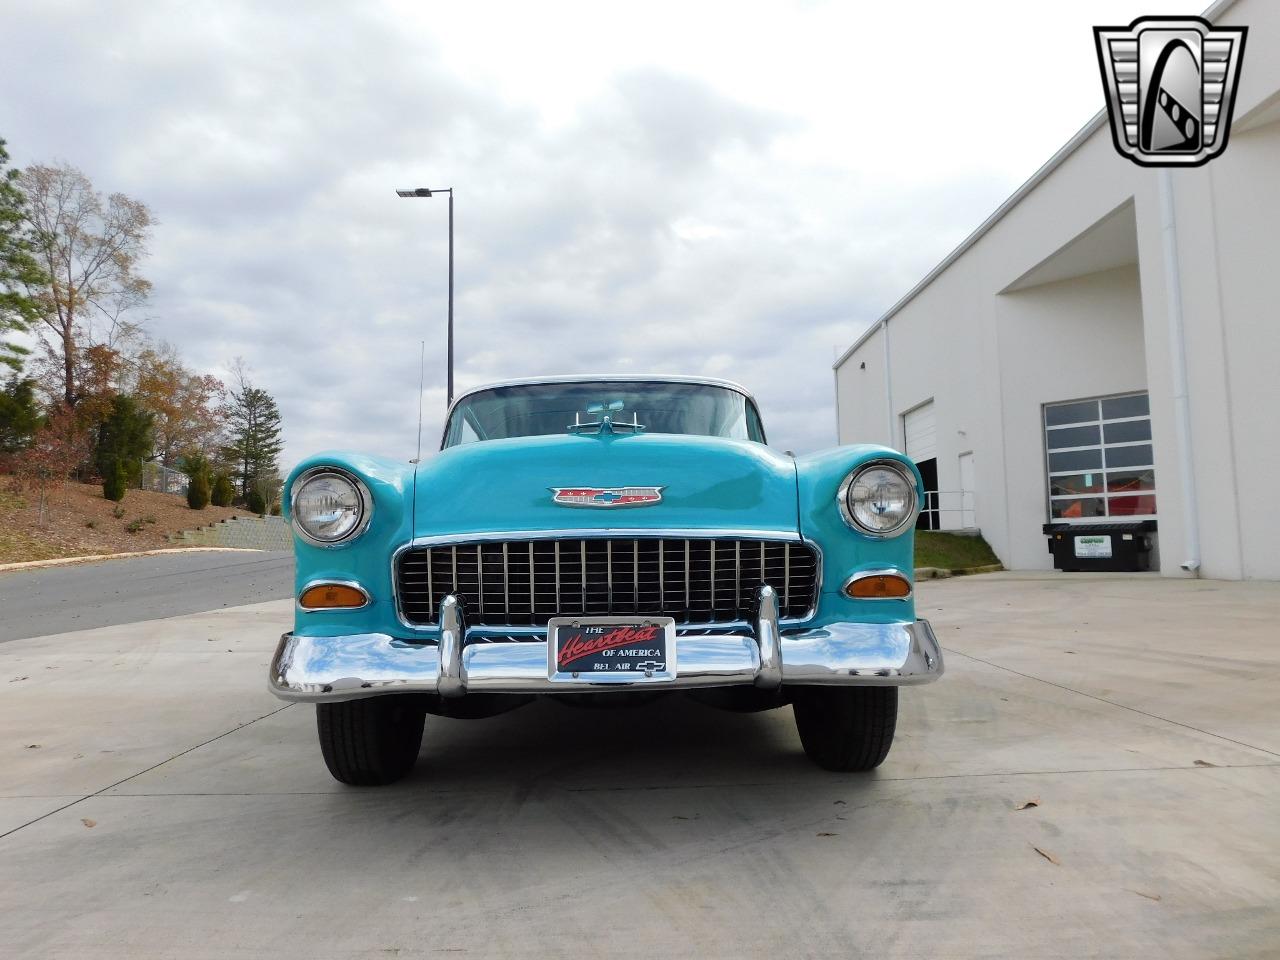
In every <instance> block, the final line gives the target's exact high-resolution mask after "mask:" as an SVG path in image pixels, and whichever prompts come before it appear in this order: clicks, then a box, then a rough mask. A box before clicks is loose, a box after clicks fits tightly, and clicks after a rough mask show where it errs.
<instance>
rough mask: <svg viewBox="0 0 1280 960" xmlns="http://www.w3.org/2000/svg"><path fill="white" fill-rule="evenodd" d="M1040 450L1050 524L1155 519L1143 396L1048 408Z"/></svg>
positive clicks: (1148, 415)
mask: <svg viewBox="0 0 1280 960" xmlns="http://www.w3.org/2000/svg"><path fill="white" fill-rule="evenodd" d="M1044 446H1045V459H1046V465H1047V467H1048V477H1049V491H1048V494H1049V518H1050V519H1051V520H1072V521H1074V520H1084V521H1088V520H1095V521H1101V520H1106V519H1109V518H1123V519H1125V520H1149V519H1154V518H1155V516H1156V471H1155V466H1154V457H1153V454H1152V447H1151V410H1150V405H1149V404H1148V401H1147V394H1145V393H1131V394H1126V395H1124V396H1118V397H1099V398H1096V399H1092V400H1073V401H1071V402H1069V403H1052V404H1046V405H1045V408H1044Z"/></svg>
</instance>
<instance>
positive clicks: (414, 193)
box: [396, 187, 453, 404]
mask: <svg viewBox="0 0 1280 960" xmlns="http://www.w3.org/2000/svg"><path fill="white" fill-rule="evenodd" d="M437 193H447V194H448V195H449V327H448V346H447V354H448V370H449V372H448V400H447V401H446V402H447V403H449V404H452V403H453V187H441V188H437V189H428V188H427V187H413V188H410V189H407V190H397V191H396V196H398V197H405V198H412V197H430V196H432V195H433V194H437Z"/></svg>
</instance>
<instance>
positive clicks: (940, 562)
mask: <svg viewBox="0 0 1280 960" xmlns="http://www.w3.org/2000/svg"><path fill="white" fill-rule="evenodd" d="M999 562H1000V559H999V558H998V557H997V556H996V555H995V554H994V553H992V552H991V548H990V547H989V546H987V541H985V540H983V539H982V537H962V536H959V535H958V534H954V533H938V532H935V531H930V530H917V531H916V566H917V567H939V568H941V569H943V570H961V569H965V568H968V567H983V566H987V565H988V564H993V563H999Z"/></svg>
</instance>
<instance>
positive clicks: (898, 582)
mask: <svg viewBox="0 0 1280 960" xmlns="http://www.w3.org/2000/svg"><path fill="white" fill-rule="evenodd" d="M844 592H845V593H846V594H848V595H849V596H850V597H852V598H853V599H855V600H901V599H902V598H903V597H909V596H911V581H909V580H908V579H907V578H906V577H904V576H902V575H901V574H897V573H877V574H873V575H871V576H869V577H858V578H857V579H855V580H851V581H850V582H849V583H848V584H847V585H846V586H845V588H844Z"/></svg>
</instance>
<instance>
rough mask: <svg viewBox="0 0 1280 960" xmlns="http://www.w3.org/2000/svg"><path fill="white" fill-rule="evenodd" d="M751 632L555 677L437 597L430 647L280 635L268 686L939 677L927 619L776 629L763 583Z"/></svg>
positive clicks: (304, 691) (530, 646)
mask: <svg viewBox="0 0 1280 960" xmlns="http://www.w3.org/2000/svg"><path fill="white" fill-rule="evenodd" d="M753 626H754V629H742V630H740V631H730V632H725V633H714V634H686V635H683V636H679V635H678V636H677V637H676V657H675V661H676V668H677V672H676V676H675V678H674V679H659V678H654V679H644V678H639V679H629V680H626V681H622V682H619V681H616V680H615V681H614V682H611V683H610V682H604V681H603V680H602V678H597V679H596V680H595V681H594V682H587V681H585V680H552V679H551V670H550V666H549V658H548V655H547V641H546V640H545V639H544V640H522V641H495V642H489V641H480V642H474V643H467V642H466V639H467V633H466V628H465V627H464V625H463V623H462V617H461V611H460V609H459V606H458V604H457V603H456V602H455V601H454V600H453V598H452V597H446V598H445V600H444V602H443V603H442V604H441V616H440V641H439V643H435V644H431V643H410V642H408V641H405V640H399V639H396V638H395V637H391V636H388V635H386V634H383V633H364V634H353V635H348V636H340V637H304V636H298V635H297V634H293V633H286V634H285V635H284V636H283V637H281V638H280V644H279V646H278V647H276V653H275V656H274V657H273V658H272V660H271V676H270V689H271V692H272V693H274V694H275V695H276V696H277V697H280V698H281V699H284V700H304V701H324V700H354V699H357V698H359V697H371V696H377V695H379V694H384V693H433V694H439V695H441V696H446V697H457V696H463V695H465V694H467V693H517V694H529V693H573V692H588V691H590V692H601V691H606V690H609V689H610V688H613V689H618V690H623V689H635V688H636V687H638V686H655V687H667V688H683V689H689V688H695V687H719V686H730V685H734V684H742V685H753V686H757V687H761V688H764V689H774V688H777V687H778V686H779V685H780V684H791V685H801V684H805V685H808V684H825V685H859V684H861V685H873V684H877V685H899V684H908V683H929V682H930V681H932V680H937V679H938V677H940V676H942V671H943V663H942V651H941V649H940V648H939V646H938V641H937V639H936V638H935V637H934V635H933V630H932V629H930V627H929V622H928V621H927V620H916V621H914V622H898V623H834V624H829V625H827V626H825V627H809V628H799V629H795V630H787V631H786V632H782V631H780V630H779V628H778V607H777V597H776V595H775V594H774V592H773V590H771V589H770V588H769V587H762V588H761V590H760V604H759V613H758V615H757V616H756V620H755V623H754V624H753Z"/></svg>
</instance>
